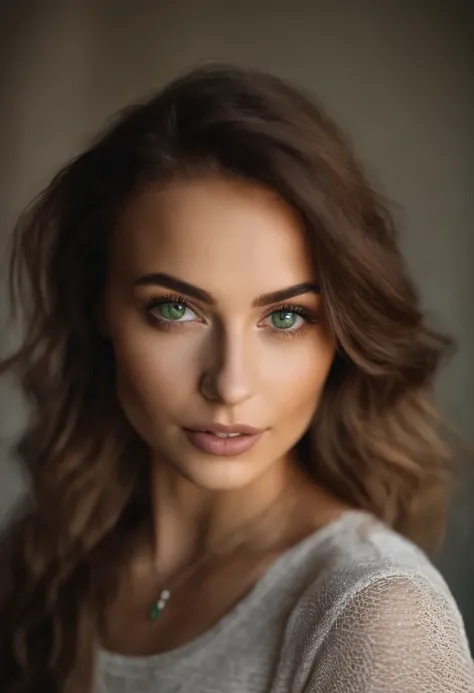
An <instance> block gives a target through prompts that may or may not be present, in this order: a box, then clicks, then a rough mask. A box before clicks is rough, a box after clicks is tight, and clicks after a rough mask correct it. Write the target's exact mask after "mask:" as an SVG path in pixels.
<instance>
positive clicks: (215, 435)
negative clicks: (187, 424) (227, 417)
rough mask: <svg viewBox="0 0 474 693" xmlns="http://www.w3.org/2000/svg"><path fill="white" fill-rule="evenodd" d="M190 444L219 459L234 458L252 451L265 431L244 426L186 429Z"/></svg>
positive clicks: (216, 425) (211, 426)
mask: <svg viewBox="0 0 474 693" xmlns="http://www.w3.org/2000/svg"><path fill="white" fill-rule="evenodd" d="M184 431H185V433H186V436H187V438H188V440H189V441H190V443H191V444H192V445H193V446H194V447H196V448H197V449H198V450H200V451H201V452H205V453H207V454H210V455H217V456H219V457H221V456H222V457H234V456H237V455H242V454H243V453H244V452H247V451H248V450H250V449H251V448H252V447H253V446H254V445H255V444H256V443H257V442H258V441H259V440H260V438H261V436H262V434H263V432H264V431H263V429H259V428H254V427H253V426H247V425H244V424H238V425H235V426H223V425H221V424H213V425H210V426H208V425H203V426H199V428H185V429H184Z"/></svg>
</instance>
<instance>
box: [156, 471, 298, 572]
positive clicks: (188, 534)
mask: <svg viewBox="0 0 474 693" xmlns="http://www.w3.org/2000/svg"><path fill="white" fill-rule="evenodd" d="M150 473H151V493H152V508H153V517H152V529H153V561H154V563H155V565H156V566H157V569H158V571H159V572H160V574H161V575H162V576H163V577H164V578H167V577H168V576H171V575H174V574H175V573H176V572H178V571H179V570H180V569H182V568H184V567H185V566H186V565H188V564H189V563H190V562H192V561H193V560H195V559H196V558H197V557H198V556H199V555H202V554H203V553H207V552H209V553H213V552H220V551H224V552H225V551H227V550H231V549H232V545H233V544H234V543H235V542H236V541H237V539H236V537H237V536H238V542H239V544H240V543H244V544H245V546H246V548H248V549H250V550H251V549H259V550H262V549H265V547H266V546H270V545H271V544H272V542H274V541H275V539H276V537H278V536H279V534H281V532H282V530H283V529H284V524H285V522H287V521H288V513H286V514H285V513H284V512H282V513H279V512H278V508H279V506H280V503H281V504H282V506H283V505H284V504H285V499H286V498H287V497H288V495H289V494H294V493H295V490H294V489H295V487H296V486H297V485H298V483H301V478H302V476H303V475H302V473H301V472H300V471H299V470H298V467H297V465H296V463H295V462H294V460H290V459H285V460H282V461H281V462H280V463H278V464H274V465H272V468H271V470H267V472H265V473H264V474H263V475H262V476H261V477H260V478H258V479H256V480H254V481H252V483H251V484H249V485H246V486H244V487H243V488H238V489H232V490H224V491H210V490H207V489H202V488H198V487H197V486H196V485H195V484H193V483H192V482H191V481H189V480H188V479H186V478H184V477H183V476H181V475H180V474H178V472H176V471H175V470H173V469H172V468H171V466H170V465H165V464H161V463H159V462H153V463H152V465H151V472H150ZM272 506H275V512H272V511H273V508H272ZM267 511H268V513H269V515H271V521H270V518H269V522H265V519H266V516H267ZM240 529H242V535H241V536H239V530H240Z"/></svg>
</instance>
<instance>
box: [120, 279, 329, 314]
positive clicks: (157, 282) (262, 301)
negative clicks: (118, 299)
mask: <svg viewBox="0 0 474 693" xmlns="http://www.w3.org/2000/svg"><path fill="white" fill-rule="evenodd" d="M134 284H135V286H161V287H163V288H166V289H170V290H171V291H176V292H178V293H181V294H185V295H186V296H190V297H192V298H194V299H196V300H197V301H202V302H203V303H207V304H209V305H215V304H216V300H215V298H214V297H213V296H211V294H210V293H208V292H207V291H204V289H200V288H199V287H198V286H194V285H193V284H188V282H185V281H183V280H182V279H178V278H177V277H172V276H171V275H170V274H163V273H161V272H159V273H152V274H144V275H143V276H141V277H139V278H138V279H136V280H135V282H134ZM308 293H315V294H320V293H321V287H320V286H319V284H315V283H313V282H301V283H300V284H295V285H294V286H288V287H287V288H285V289H279V290H278V291H272V292H271V293H268V294H262V295H261V296H259V297H258V298H256V299H255V301H253V306H254V307H255V308H263V307H264V306H268V305H270V304H272V303H281V302H282V301H287V300H288V299H290V298H294V297H295V296H302V295H303V294H308Z"/></svg>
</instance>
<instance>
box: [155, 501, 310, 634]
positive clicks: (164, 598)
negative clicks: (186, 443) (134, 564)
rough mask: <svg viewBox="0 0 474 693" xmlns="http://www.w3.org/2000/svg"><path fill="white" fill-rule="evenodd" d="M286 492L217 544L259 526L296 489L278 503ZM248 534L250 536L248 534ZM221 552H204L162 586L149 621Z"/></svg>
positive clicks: (157, 616)
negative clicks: (178, 590) (180, 587)
mask: <svg viewBox="0 0 474 693" xmlns="http://www.w3.org/2000/svg"><path fill="white" fill-rule="evenodd" d="M287 493H288V489H284V490H283V491H281V492H280V493H279V494H278V496H277V498H276V499H275V500H273V501H272V502H271V503H270V505H269V506H268V507H267V508H265V509H264V510H263V511H262V512H261V513H259V514H258V515H257V517H254V518H252V519H251V520H249V521H248V522H246V523H244V525H243V527H238V528H236V529H234V530H233V531H232V532H230V533H229V535H228V536H227V537H226V538H225V539H223V540H222V541H221V542H219V545H221V544H224V542H226V543H227V542H229V541H231V540H232V538H233V537H234V536H238V535H239V534H240V533H242V532H244V531H245V529H246V528H248V527H253V528H254V529H256V528H257V527H258V526H260V523H261V522H263V521H264V520H265V519H266V518H268V517H271V515H272V513H273V511H275V510H276V509H278V510H280V511H281V510H282V509H283V508H286V507H287V505H289V504H290V503H289V501H290V500H293V499H294V497H295V496H296V489H295V488H293V492H292V493H291V494H289V495H287V497H286V502H285V503H283V504H280V502H279V501H280V500H281V498H282V496H284V495H286V494H287ZM250 536H252V535H251V534H250ZM245 538H246V539H248V538H249V535H247V537H245ZM242 543H243V541H242V542H240V543H239V544H237V546H234V549H233V551H235V550H236V549H237V548H238V547H239V546H241V545H242ZM219 553H221V552H220V551H219V550H218V549H215V550H214V551H207V552H205V553H204V554H203V555H202V556H200V557H199V558H198V559H197V560H196V561H195V562H194V563H192V564H191V565H190V566H189V567H188V568H187V570H184V572H183V573H181V574H180V575H179V576H178V577H177V578H176V579H175V580H173V581H172V582H171V583H170V584H169V585H167V586H166V587H164V588H162V589H161V591H160V594H159V597H158V599H156V600H155V601H154V602H153V604H152V606H151V607H150V609H149V612H148V617H149V619H150V621H156V620H157V619H158V618H159V616H160V615H161V614H162V612H163V611H164V609H165V608H166V606H167V604H168V602H169V600H170V598H171V596H172V592H174V591H175V590H176V589H177V588H178V587H179V586H180V585H182V584H183V583H185V582H186V581H187V580H189V579H190V577H191V576H192V575H193V574H194V573H195V572H196V571H197V570H198V568H200V567H201V566H202V565H203V564H204V563H205V562H206V561H207V560H209V559H211V558H213V557H215V556H217V555H219ZM224 553H232V550H231V551H229V552H224Z"/></svg>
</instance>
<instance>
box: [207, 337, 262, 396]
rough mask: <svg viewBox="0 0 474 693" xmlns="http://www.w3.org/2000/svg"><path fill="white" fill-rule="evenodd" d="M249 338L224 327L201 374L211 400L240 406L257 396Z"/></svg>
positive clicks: (209, 353)
mask: <svg viewBox="0 0 474 693" xmlns="http://www.w3.org/2000/svg"><path fill="white" fill-rule="evenodd" d="M250 351H251V348H250V344H249V340H248V339H245V337H244V335H243V334H240V335H237V334H229V333H227V334H226V333H225V331H224V330H223V329H222V330H221V332H220V334H218V335H216V338H215V340H214V344H213V346H212V347H211V349H210V351H209V352H208V356H209V357H210V359H209V361H210V363H209V361H208V365H207V367H206V368H205V369H204V372H203V374H202V377H201V382H200V392H201V394H202V395H203V397H205V398H206V399H208V400H211V401H215V402H220V403H222V404H225V405H228V406H236V405H237V404H241V403H242V402H245V401H246V400H248V399H250V398H251V397H252V395H253V392H252V385H251V374H250V365H251V361H252V355H251V353H249V352H250Z"/></svg>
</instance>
